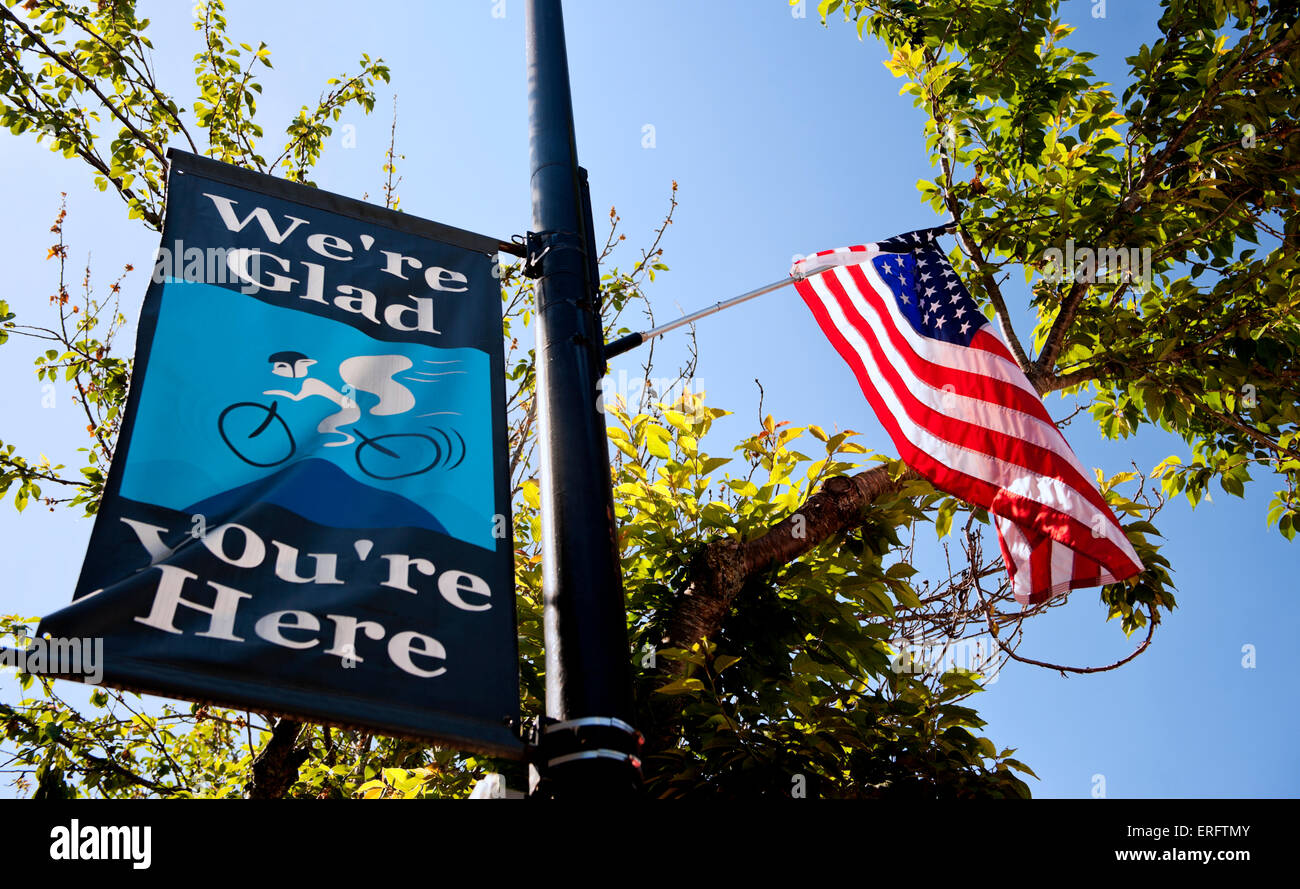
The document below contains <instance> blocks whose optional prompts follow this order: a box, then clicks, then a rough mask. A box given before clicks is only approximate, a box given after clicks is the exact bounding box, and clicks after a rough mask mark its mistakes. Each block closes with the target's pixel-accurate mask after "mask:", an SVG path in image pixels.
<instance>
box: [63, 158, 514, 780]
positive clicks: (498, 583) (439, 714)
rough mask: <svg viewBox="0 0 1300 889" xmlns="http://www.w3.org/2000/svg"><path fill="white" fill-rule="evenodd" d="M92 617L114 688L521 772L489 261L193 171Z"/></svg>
mask: <svg viewBox="0 0 1300 889" xmlns="http://www.w3.org/2000/svg"><path fill="white" fill-rule="evenodd" d="M171 159H172V167H171V173H170V178H169V181H168V198H167V217H166V221H165V225H164V228H163V240H162V246H161V248H160V250H159V252H158V257H157V262H156V265H155V268H154V270H153V279H152V283H151V284H150V286H149V289H148V293H147V295H146V297H145V302H144V308H143V310H142V314H141V321H140V327H139V334H138V338H137V345H136V358H135V368H134V372H133V378H132V384H131V387H130V395H129V397H128V399H127V404H126V413H125V416H124V420H123V426H122V432H121V438H120V441H119V442H118V445H117V450H116V452H115V454H114V456H113V463H112V468H111V471H110V473H109V478H108V485H107V488H106V491H105V495H104V500H103V503H102V505H101V507H100V510H99V514H98V516H97V517H96V520H95V526H94V530H93V532H92V535H91V540H90V547H89V550H88V552H87V555H86V560H85V563H84V565H83V568H82V572H81V577H80V580H79V582H78V584H77V589H76V591H75V594H74V599H73V602H72V604H71V605H70V606H68V607H67V608H64V609H63V610H61V611H59V612H57V613H56V614H53V615H51V616H49V617H47V618H45V620H44V621H43V622H42V623H41V626H40V632H41V633H49V634H51V635H52V636H55V637H63V638H96V639H99V638H102V639H103V674H104V675H103V682H104V683H105V684H107V685H112V686H118V687H123V688H130V689H134V690H137V691H146V692H153V693H157V694H161V695H166V696H170V697H178V698H184V699H188V700H197V701H205V702H211V703H215V704H222V705H228V706H234V707H238V708H241V709H253V710H258V711H265V712H271V713H276V714H282V715H290V716H294V717H299V718H304V719H307V720H311V721H318V722H328V723H333V724H338V725H349V726H364V727H366V728H369V729H373V730H375V731H378V732H381V733H384V734H393V735H407V736H416V737H428V738H432V739H435V740H438V741H441V742H444V743H447V744H449V745H452V746H458V747H460V748H462V749H470V750H478V751H482V752H487V753H494V754H498V755H506V756H519V755H521V753H522V749H523V745H522V744H521V742H520V741H519V739H518V736H517V732H516V730H515V722H516V721H517V719H518V714H519V689H518V656H517V648H516V645H517V642H516V627H515V608H514V576H513V542H512V539H511V524H510V505H509V472H508V466H507V458H506V430H505V382H504V357H503V351H502V334H501V299H500V287H499V279H498V276H497V275H496V274H495V265H494V264H495V259H494V256H495V253H496V252H497V248H498V242H497V241H496V240H494V239H491V238H487V237H483V236H481V235H474V234H471V233H469V232H464V231H460V230H458V229H453V228H449V227H446V226H442V225H438V224H437V223H433V222H429V221H427V220H422V219H417V218H414V217H410V216H407V215H405V214H401V213H396V212H392V211H389V210H384V209H381V208H377V207H374V206H371V205H368V204H363V203H361V202H358V201H353V200H350V199H347V198H342V197H339V196H337V195H332V194H329V193H326V192H322V191H318V190H316V189H313V188H309V187H306V186H301V185H296V184H293V183H289V182H286V181H284V180H280V179H275V178H273V177H270V176H264V175H261V174H256V173H251V172H249V171H246V170H243V169H240V168H237V167H232V166H229V165H226V164H221V163H218V162H216V161H211V160H208V159H205V158H201V157H197V156H195V155H189V154H185V153H181V152H175V151H173V152H172V153H171Z"/></svg>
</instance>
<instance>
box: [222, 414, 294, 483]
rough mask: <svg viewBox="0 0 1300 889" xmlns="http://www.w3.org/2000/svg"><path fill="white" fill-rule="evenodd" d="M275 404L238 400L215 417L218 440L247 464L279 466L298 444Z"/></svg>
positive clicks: (290, 455) (291, 454)
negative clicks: (267, 404) (218, 433)
mask: <svg viewBox="0 0 1300 889" xmlns="http://www.w3.org/2000/svg"><path fill="white" fill-rule="evenodd" d="M277 407H278V406H277V403H276V402H274V401H273V402H271V405H270V407H267V406H266V405H264V404H259V403H258V402H256V401H239V402H236V403H235V404H232V405H230V407H228V408H226V409H225V410H224V411H222V412H221V416H220V417H218V418H217V431H218V432H220V433H221V440H222V441H224V442H225V443H226V447H228V448H230V450H232V451H234V453H235V456H236V457H238V458H239V459H240V460H243V461H244V462H245V463H247V464H248V465H249V466H258V467H263V468H265V467H267V466H279V465H280V464H281V463H283V462H285V461H286V460H288V459H289V458H290V457H292V456H293V454H294V451H296V450H297V448H298V446H297V444H295V442H294V440H293V433H292V432H290V431H289V424H288V423H286V422H285V421H284V417H281V416H280V414H279V412H278V410H277Z"/></svg>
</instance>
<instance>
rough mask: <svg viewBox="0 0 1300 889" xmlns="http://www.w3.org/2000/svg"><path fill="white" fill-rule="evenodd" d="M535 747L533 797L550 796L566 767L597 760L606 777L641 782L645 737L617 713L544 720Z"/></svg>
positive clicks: (632, 784) (588, 764)
mask: <svg viewBox="0 0 1300 889" xmlns="http://www.w3.org/2000/svg"><path fill="white" fill-rule="evenodd" d="M539 735H540V737H539V738H538V741H539V743H538V744H537V746H535V747H534V748H533V756H532V764H533V766H534V768H536V770H537V778H536V780H535V781H534V783H533V786H532V787H531V788H530V791H529V795H530V796H532V797H534V798H539V797H540V798H546V797H549V796H551V788H552V786H553V784H554V782H561V783H562V782H563V781H564V773H565V770H566V769H567V768H570V767H572V766H574V765H577V764H582V765H583V766H584V767H586V768H590V767H591V766H592V765H593V764H594V762H597V761H598V762H601V763H603V764H604V765H605V776H606V780H607V781H609V782H610V784H611V788H610V789H611V790H613V787H612V785H613V784H616V783H617V784H622V785H624V786H626V787H627V788H628V789H629V790H634V789H635V788H637V787H639V786H640V784H641V757H640V752H641V747H642V745H644V744H645V737H644V736H643V735H642V734H641V733H640V732H639V731H637V730H636V729H635V728H633V727H632V726H631V725H630V724H628V723H627V722H625V721H624V720H622V719H619V718H617V717H614V716H583V717H580V718H577V719H566V720H561V721H553V720H549V719H547V720H543V723H542V727H541V731H540V733H539Z"/></svg>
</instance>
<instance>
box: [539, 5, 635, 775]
mask: <svg viewBox="0 0 1300 889" xmlns="http://www.w3.org/2000/svg"><path fill="white" fill-rule="evenodd" d="M526 15H527V20H526V25H525V30H526V32H527V35H528V38H527V40H528V50H527V61H528V89H529V142H530V147H531V163H532V193H533V226H534V228H535V229H536V231H535V233H534V234H532V235H530V237H529V251H528V252H529V266H530V270H531V272H530V273H531V274H533V275H534V276H535V277H537V279H538V280H537V319H536V325H537V353H536V355H537V418H538V435H539V436H540V441H541V464H542V465H541V513H542V592H543V597H544V600H545V605H544V607H545V611H544V632H545V643H546V715H547V720H546V722H545V724H544V725H543V729H542V736H541V744H540V745H539V757H538V761H537V762H536V765H537V766H538V769H539V771H540V772H541V776H542V783H541V785H540V787H539V788H538V791H537V792H539V793H541V794H543V795H549V796H554V797H582V796H609V795H625V794H630V793H632V792H634V791H635V789H636V787H637V786H638V784H639V772H638V766H639V763H638V762H637V760H636V758H635V755H634V754H635V752H636V733H635V730H634V729H633V728H632V726H631V721H632V701H631V675H632V674H631V656H630V652H629V650H628V638H627V614H626V609H625V607H624V604H623V585H622V578H621V576H620V573H619V561H618V551H617V544H616V540H615V536H614V535H615V528H614V508H613V492H612V491H611V488H610V463H609V449H608V443H607V442H606V440H605V419H604V416H603V414H602V413H601V412H600V411H599V409H598V406H597V405H598V402H597V395H598V394H599V384H600V378H601V377H602V376H603V375H604V373H605V360H604V343H603V342H601V337H600V323H599V319H598V318H597V299H598V286H599V281H597V280H593V273H592V272H591V267H592V264H593V261H594V257H591V256H589V248H588V246H587V244H588V237H587V235H588V232H587V231H586V229H587V227H588V223H587V219H586V218H585V217H586V215H587V214H586V213H585V212H584V210H585V207H584V200H583V190H582V187H581V184H582V183H581V179H580V177H579V172H578V159H577V150H576V147H575V144H574V134H573V105H572V101H571V98H570V93H569V72H568V58H567V54H566V51H565V45H564V19H563V14H562V12H561V9H560V0H528V4H527V13H526Z"/></svg>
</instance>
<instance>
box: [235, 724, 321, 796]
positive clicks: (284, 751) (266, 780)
mask: <svg viewBox="0 0 1300 889" xmlns="http://www.w3.org/2000/svg"><path fill="white" fill-rule="evenodd" d="M301 733H302V723H301V722H296V721H294V720H292V719H281V720H279V721H278V722H276V724H275V728H274V729H272V730H271V740H269V741H267V742H266V746H265V747H263V748H262V752H261V753H259V754H257V758H256V759H255V760H253V781H252V783H251V784H250V785H249V787H248V798H249V799H279V798H280V797H282V796H284V794H285V791H287V790H288V789H289V788H290V787H292V786H293V784H294V782H295V781H297V780H298V768H299V767H300V766H301V765H302V764H303V763H304V762H306V761H307V757H309V756H310V755H311V751H310V750H308V749H307V748H305V747H298V746H297V743H298V735H300V734H301Z"/></svg>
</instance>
